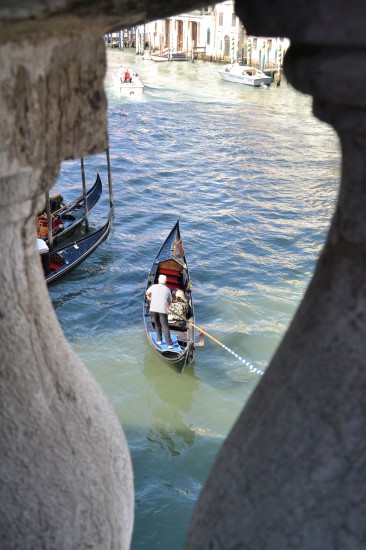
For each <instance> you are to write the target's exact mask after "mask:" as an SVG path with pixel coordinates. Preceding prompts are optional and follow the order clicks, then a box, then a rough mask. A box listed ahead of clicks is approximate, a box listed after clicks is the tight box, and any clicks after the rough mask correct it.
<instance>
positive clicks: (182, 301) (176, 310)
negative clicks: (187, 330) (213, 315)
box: [168, 290, 188, 325]
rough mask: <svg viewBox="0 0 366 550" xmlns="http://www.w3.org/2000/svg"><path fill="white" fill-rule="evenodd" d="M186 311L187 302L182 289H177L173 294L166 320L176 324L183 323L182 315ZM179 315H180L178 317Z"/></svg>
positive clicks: (185, 313)
mask: <svg viewBox="0 0 366 550" xmlns="http://www.w3.org/2000/svg"><path fill="white" fill-rule="evenodd" d="M187 313H188V304H187V300H186V298H185V296H184V292H183V290H177V291H176V293H175V296H173V301H172V304H171V306H170V308H169V314H168V321H169V323H174V324H177V325H184V323H185V321H184V319H182V317H186V315H187ZM179 315H180V316H181V317H179Z"/></svg>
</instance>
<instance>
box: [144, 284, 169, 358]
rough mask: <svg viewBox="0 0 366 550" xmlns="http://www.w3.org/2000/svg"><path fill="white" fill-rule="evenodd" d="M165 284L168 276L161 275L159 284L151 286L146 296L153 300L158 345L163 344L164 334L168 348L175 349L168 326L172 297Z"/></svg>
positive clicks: (152, 308)
mask: <svg viewBox="0 0 366 550" xmlns="http://www.w3.org/2000/svg"><path fill="white" fill-rule="evenodd" d="M165 283H166V276H165V275H159V279H158V284H154V285H151V286H150V287H149V288H148V289H147V291H146V296H147V298H148V300H151V303H150V314H151V317H152V320H153V322H154V324H155V331H156V338H157V340H156V343H157V344H158V345H160V344H161V342H162V334H164V337H165V342H166V343H167V345H168V347H169V348H174V345H173V342H172V338H171V336H170V330H169V325H168V308H169V307H170V306H171V303H172V295H171V292H170V290H169V288H168V287H167V286H166V284H165Z"/></svg>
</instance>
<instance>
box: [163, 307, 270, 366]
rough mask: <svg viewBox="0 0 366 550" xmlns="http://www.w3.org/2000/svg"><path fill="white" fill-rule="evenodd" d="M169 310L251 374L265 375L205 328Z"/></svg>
mask: <svg viewBox="0 0 366 550" xmlns="http://www.w3.org/2000/svg"><path fill="white" fill-rule="evenodd" d="M168 310H169V311H170V312H171V313H173V314H174V315H177V317H179V318H180V319H182V321H185V322H186V323H189V324H190V325H191V326H192V327H194V328H196V329H197V330H199V331H200V332H201V333H202V334H205V335H206V336H207V337H208V338H210V339H211V340H213V341H214V342H215V343H216V344H218V345H219V346H221V347H222V348H224V349H225V350H226V351H228V352H229V353H231V354H232V355H234V357H236V359H238V360H239V361H240V362H241V363H243V364H244V365H245V366H246V367H248V368H249V370H250V371H251V372H255V373H256V374H263V372H262V371H261V369H258V368H257V367H254V365H252V364H251V363H249V362H248V361H246V360H245V359H243V357H240V355H238V354H237V353H235V351H233V350H232V349H230V348H228V347H227V346H225V344H223V343H222V342H220V341H219V340H218V339H217V338H215V337H214V336H212V335H211V334H209V333H208V332H207V331H206V330H204V329H203V328H201V327H199V326H197V325H196V324H195V323H192V321H190V320H189V319H186V318H185V317H183V315H180V314H179V313H177V312H176V311H173V310H171V309H170V308H168Z"/></svg>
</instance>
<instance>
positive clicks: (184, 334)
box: [143, 220, 195, 372]
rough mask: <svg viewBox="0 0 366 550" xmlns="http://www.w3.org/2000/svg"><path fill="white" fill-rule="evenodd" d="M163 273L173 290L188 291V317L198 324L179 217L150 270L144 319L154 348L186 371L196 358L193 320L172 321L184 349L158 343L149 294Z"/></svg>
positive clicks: (170, 326) (173, 328)
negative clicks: (195, 319) (182, 324)
mask: <svg viewBox="0 0 366 550" xmlns="http://www.w3.org/2000/svg"><path fill="white" fill-rule="evenodd" d="M160 273H163V274H166V276H167V286H168V287H169V288H170V289H171V290H174V289H178V288H179V289H181V290H183V291H184V293H185V296H186V299H187V303H188V306H189V308H188V313H187V319H188V320H189V321H191V322H192V323H194V308H193V300H192V294H191V281H190V276H189V270H188V266H187V262H186V257H185V254H184V250H183V246H182V241H181V237H180V228H179V220H178V221H177V222H176V224H175V225H174V227H173V229H172V230H171V232H170V233H169V235H168V237H167V239H166V240H165V242H164V244H163V245H162V247H161V248H160V250H159V252H158V254H157V256H156V258H155V260H154V262H153V264H152V267H151V269H150V273H149V276H148V280H147V285H146V289H145V294H144V304H143V318H144V324H145V330H146V335H147V338H148V341H149V343H150V345H151V347H152V349H153V350H154V351H155V352H156V353H157V354H158V355H159V356H160V357H161V358H162V359H164V360H165V361H167V362H168V363H170V364H171V365H172V366H174V367H175V368H176V369H177V370H178V371H179V372H182V371H183V370H184V369H185V368H186V367H187V366H188V365H190V364H191V363H192V361H193V359H194V353H195V345H194V340H195V333H194V327H192V326H191V325H190V324H189V323H186V324H185V325H184V326H177V325H175V324H174V323H173V324H169V329H170V333H171V335H172V337H175V338H176V339H177V343H178V345H179V347H180V350H181V352H175V351H172V350H169V349H160V348H159V347H158V346H157V345H156V343H155V340H154V337H153V335H154V333H155V327H154V324H153V321H152V318H151V315H150V301H149V300H148V299H147V297H146V290H147V289H148V288H149V287H150V286H151V285H152V284H154V283H156V282H157V280H158V276H159V274H160Z"/></svg>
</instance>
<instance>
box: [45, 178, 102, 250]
mask: <svg viewBox="0 0 366 550" xmlns="http://www.w3.org/2000/svg"><path fill="white" fill-rule="evenodd" d="M102 191H103V185H102V180H101V178H100V175H99V173H97V177H96V180H95V183H94V185H93V187H91V188H90V189H89V191H88V192H87V194H86V204H87V208H88V212H90V211H91V210H92V208H94V206H95V205H96V204H97V202H98V201H99V199H100V197H101V196H102ZM55 217H56V218H57V219H58V220H59V221H60V222H61V223H62V225H63V229H62V230H61V231H57V232H56V233H54V234H53V235H52V248H53V247H54V246H55V245H56V244H58V243H60V242H61V241H64V240H66V239H68V238H70V237H71V236H72V235H73V234H74V233H75V232H76V230H77V229H78V228H79V227H80V225H81V224H82V222H83V221H84V220H85V204H84V197H83V196H81V197H79V198H77V199H75V201H73V202H72V204H70V205H69V206H68V207H66V208H61V209H60V211H59V212H58V213H56V214H55ZM45 241H46V242H47V243H48V239H47V238H46V239H45Z"/></svg>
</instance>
